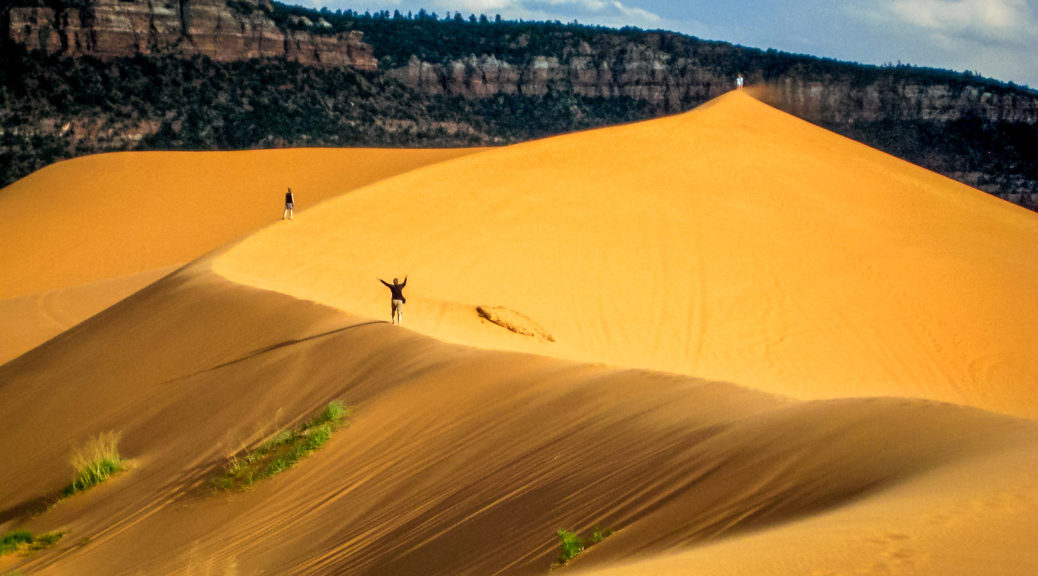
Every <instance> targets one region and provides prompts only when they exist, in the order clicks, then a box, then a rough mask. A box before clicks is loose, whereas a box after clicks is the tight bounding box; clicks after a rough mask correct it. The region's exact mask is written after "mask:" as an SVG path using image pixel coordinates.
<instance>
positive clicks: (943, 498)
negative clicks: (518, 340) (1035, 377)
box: [0, 269, 1038, 574]
mask: <svg viewBox="0 0 1038 576" xmlns="http://www.w3.org/2000/svg"><path fill="white" fill-rule="evenodd" d="M231 322H233V328H229V327H228V325H229V324H230V323H231ZM230 333H233V337H231V336H230ZM44 367H46V369H43V368H44ZM15 380H17V385H15V383H14V382H15ZM0 383H3V384H0V386H2V387H0V395H3V397H4V398H5V402H4V403H3V406H2V407H0V417H2V418H3V420H4V422H5V423H7V430H8V432H5V435H6V441H5V442H3V443H2V444H0V458H2V460H3V461H5V462H18V463H19V466H18V467H5V468H4V469H3V470H2V471H0V486H3V487H4V493H3V494H2V495H0V497H2V502H4V503H5V508H4V509H2V510H0V523H6V524H9V525H14V524H17V525H19V526H22V527H26V528H28V529H31V530H35V531H38V532H43V531H45V530H50V529H62V530H65V531H67V533H68V536H67V537H66V538H67V540H66V541H65V542H62V543H61V545H59V546H58V547H57V548H56V549H55V550H52V551H48V552H46V553H39V554H37V555H36V556H34V557H31V558H27V559H17V558H15V559H13V561H12V559H10V558H8V559H5V560H3V562H5V563H6V565H5V564H0V569H5V568H8V567H11V568H17V569H18V570H21V571H23V572H24V573H28V574H70V573H98V572H103V573H106V574H138V573H145V574H202V573H216V574H229V573H238V574H254V573H259V572H260V571H264V572H265V573H279V574H282V573H285V574H493V573H505V574H540V573H546V572H547V570H548V566H549V565H550V564H551V562H552V561H553V560H554V557H555V554H556V550H555V542H554V531H555V530H556V529H558V528H561V527H568V528H571V529H578V530H582V531H589V530H590V529H591V527H592V526H594V525H595V524H600V525H604V526H608V527H610V528H612V529H614V530H617V533H616V534H615V535H614V536H612V537H610V538H609V539H607V540H605V541H604V542H602V543H601V544H599V545H597V546H595V547H593V548H591V549H590V550H589V551H588V552H587V553H586V556H585V557H583V558H581V559H580V560H579V561H578V562H576V563H574V565H573V566H571V567H570V568H567V570H569V569H577V568H580V567H582V566H583V567H587V568H589V569H594V568H595V567H600V566H603V565H605V566H612V567H613V568H615V569H618V570H620V573H627V574H650V573H651V574H659V573H663V574H669V573H672V574H679V573H687V572H683V571H682V570H681V567H682V566H685V567H687V566H694V565H710V563H709V562H710V559H711V558H714V559H715V560H716V559H717V557H716V556H713V554H714V553H713V552H711V551H712V550H713V547H712V546H706V547H703V546H702V544H703V543H706V542H712V541H717V540H718V539H721V542H722V544H719V545H722V546H723V542H727V541H728V540H727V538H728V537H732V538H734V540H732V542H742V541H744V540H743V539H749V540H748V541H749V542H752V543H754V544H753V545H752V546H750V547H748V548H742V549H741V550H740V552H739V554H741V555H744V556H746V555H749V556H751V557H756V556H755V555H756V554H764V557H767V554H771V555H772V556H773V557H779V558H783V557H785V558H796V559H797V563H796V564H793V565H792V568H790V566H791V565H790V564H788V563H786V564H779V565H778V566H780V567H776V568H775V569H774V570H773V572H772V573H776V574H793V573H802V572H800V571H798V570H796V569H794V568H805V567H812V566H826V565H828V566H833V565H836V566H839V565H841V563H842V565H844V566H849V565H857V564H860V563H863V562H866V561H867V560H868V559H869V557H870V556H869V555H870V554H872V553H878V552H879V551H883V550H885V551H886V552H891V551H893V552H894V553H896V552H897V551H898V550H901V548H898V547H897V546H898V545H900V546H901V547H910V548H911V550H912V552H913V553H914V555H913V556H912V559H913V560H914V561H915V562H916V564H915V569H916V571H915V572H914V573H922V574H927V573H930V574H938V573H941V572H940V571H939V569H940V568H942V567H944V566H946V565H947V562H946V561H945V559H944V555H945V552H946V550H945V548H944V547H945V546H947V545H948V542H947V540H948V539H949V535H951V536H950V538H951V539H952V540H954V539H955V538H963V537H964V532H963V531H964V530H966V531H967V532H968V533H971V534H972V533H973V532H974V531H979V532H985V533H987V534H989V535H991V537H992V538H993V537H994V535H995V534H1001V535H1002V537H1003V538H1005V539H1004V540H1003V541H1002V543H1000V544H997V545H996V544H992V545H990V546H986V547H985V548H984V549H981V550H977V549H973V550H970V551H969V554H968V558H963V556H965V554H964V553H962V554H959V555H958V556H955V555H953V556H952V557H953V558H957V559H958V560H957V561H958V562H959V563H960V566H959V567H960V568H961V569H962V571H960V572H959V573H965V571H967V570H966V569H967V568H970V569H973V570H974V571H976V570H978V569H981V568H983V567H985V566H988V565H998V566H1000V567H1002V568H1003V570H1001V571H1000V573H1002V574H1027V573H1030V571H1031V570H1032V569H1033V564H1031V563H1030V557H1029V556H1026V555H1021V549H1020V548H1018V545H1019V540H1020V538H1019V537H1018V538H1016V539H1015V540H1014V539H1012V538H1008V536H1012V535H1013V534H1017V535H1021V534H1027V533H1033V528H1034V527H1035V524H1034V522H1035V521H1034V518H1036V516H1035V514H1034V513H1035V512H1038V502H1036V499H1035V497H1034V495H1035V494H1038V491H1036V490H1035V489H1036V488H1038V480H1036V479H1034V477H1033V474H1031V472H1030V471H1031V470H1033V466H1034V465H1035V464H1036V463H1038V427H1036V426H1035V425H1034V422H1032V421H1022V420H1015V419H1012V418H1008V417H1004V416H995V415H992V414H988V413H983V412H980V411H977V410H975V409H970V408H960V407H954V406H950V405H942V404H936V403H932V402H922V401H912V400H896V399H873V400H839V401H836V400H833V401H824V402H809V403H798V402H792V401H790V400H785V399H782V398H778V397H774V396H770V395H767V394H763V393H760V392H756V391H752V390H749V389H745V388H741V387H737V386H733V385H731V384H724V383H716V382H708V381H703V380H697V379H692V378H688V377H684V376H678V375H665V374H660V373H651V372H642V371H632V370H615V369H609V368H605V367H602V366H594V365H588V364H580V363H572V362H567V361H562V360H551V359H547V358H544V357H537V356H530V355H522V354H517V353H509V352H486V351H479V350H475V349H472V348H468V347H459V346H455V345H450V344H444V343H439V342H436V341H434V340H431V339H428V338H427V337H423V336H419V335H416V334H414V333H411V332H408V331H406V330H399V329H394V328H393V327H391V326H389V325H387V324H386V323H384V322H377V323H374V324H372V323H370V322H368V321H366V320H364V319H360V318H356V317H352V316H349V315H346V314H343V313H341V312H337V311H333V310H330V309H326V308H323V307H322V306H320V305H315V304H307V303H303V302H299V301H297V300H294V299H291V298H289V297H286V296H280V295H276V294H273V293H268V292H261V291H258V290H255V289H251V288H247V287H243V286H238V285H234V284H232V283H229V282H226V281H224V280H221V279H219V278H217V277H215V276H214V275H212V274H209V273H207V272H205V271H204V269H191V270H188V271H185V272H181V273H180V274H178V275H176V276H173V277H171V278H167V279H165V280H163V281H161V282H159V283H157V284H155V285H153V286H151V287H149V288H147V289H146V290H144V291H143V292H141V293H139V294H137V295H135V296H133V297H131V298H130V299H128V300H127V301H126V302H123V303H121V304H119V305H117V306H116V307H114V308H112V309H110V310H108V311H106V312H104V313H102V314H101V315H99V316H97V317H95V318H92V319H90V320H88V321H87V322H85V323H84V324H81V325H79V326H77V327H76V328H74V329H73V330H72V331H70V332H68V333H66V334H63V335H62V336H59V337H58V338H56V339H54V340H52V341H50V342H48V343H47V344H46V345H44V346H41V347H40V348H37V349H36V350H33V351H32V352H30V353H28V354H26V355H24V356H22V357H20V358H18V359H16V360H14V361H12V362H10V363H8V364H7V365H5V366H3V367H0ZM332 398H344V399H345V400H347V401H348V402H349V403H350V404H352V405H353V406H354V407H355V412H356V419H355V422H354V424H353V425H352V426H351V427H350V428H347V429H345V430H343V431H341V432H339V433H337V435H336V436H335V437H334V438H333V441H332V442H331V443H330V444H329V445H328V446H327V447H325V448H324V449H322V450H321V451H320V452H318V453H317V454H315V455H314V456H312V457H311V458H310V459H308V460H306V461H305V462H304V463H303V464H302V465H300V466H299V467H297V468H296V469H293V470H291V471H289V472H287V473H284V474H283V475H281V476H279V477H277V478H275V479H273V480H270V481H268V482H265V483H262V484H260V485H258V486H256V487H255V488H254V489H252V490H251V491H249V492H246V493H242V494H232V495H223V494H219V493H213V492H212V491H211V490H210V489H209V488H208V485H207V483H206V482H207V480H208V479H209V478H211V477H212V476H213V475H215V474H216V473H217V472H218V470H219V466H220V464H221V462H223V461H224V457H225V455H226V454H227V453H229V452H231V451H233V450H234V449H235V448H237V447H239V446H241V445H242V444H244V443H247V442H249V441H250V440H254V439H255V438H257V437H259V436H262V435H263V434H269V433H271V432H273V431H274V429H275V428H277V427H283V426H286V425H288V424H290V423H291V422H294V421H298V420H299V419H302V418H304V417H306V416H307V415H308V414H310V413H312V412H314V411H316V410H317V409H319V408H320V406H322V405H323V404H324V403H325V402H327V401H328V400H330V399H332ZM52 423H56V424H52ZM109 429H114V430H117V431H119V432H121V433H122V435H123V449H124V450H123V451H124V453H125V454H126V455H127V456H128V457H131V458H132V459H133V460H134V462H135V465H134V466H135V469H134V470H132V471H130V472H127V473H125V474H124V475H122V476H120V477H117V478H116V479H115V480H114V481H112V482H111V483H110V484H108V485H105V486H103V487H101V488H98V489H95V490H94V491H91V492H88V493H85V494H83V495H80V496H77V497H76V498H73V499H70V500H68V501H66V502H63V503H61V504H59V505H58V506H56V507H54V508H52V509H51V510H49V511H47V512H45V513H42V514H40V515H38V516H36V517H34V518H31V519H30V518H28V516H29V514H30V513H31V512H33V511H34V508H33V506H39V505H40V504H42V502H40V499H45V498H46V497H47V496H49V495H53V494H55V493H56V492H58V491H60V489H61V488H62V486H64V484H65V483H67V482H68V470H67V464H66V462H65V460H64V457H65V455H66V454H67V451H68V445H69V442H70V441H78V440H79V439H81V438H85V437H87V436H89V435H91V434H94V433H96V432H97V431H102V430H109ZM26 470H30V471H31V472H32V473H31V474H26V473H25V471H26ZM992 480H997V482H992ZM913 516H919V521H918V522H914V521H913V522H904V521H903V519H904V518H906V517H913ZM940 522H943V529H940V530H938V528H940V527H941V525H940V524H939V523H940ZM835 525H839V526H840V531H839V532H838V534H839V535H840V536H841V538H839V539H837V538H834V536H833V534H832V532H830V531H828V530H823V529H821V528H819V529H818V530H817V532H812V531H810V530H806V529H805V528H804V526H816V527H817V526H820V527H827V528H830V529H831V528H832V527H833V526H835ZM1029 531H1030V532H1029ZM935 533H936V535H935ZM791 534H795V535H797V538H798V539H799V542H798V544H799V548H797V549H796V550H792V551H791V550H788V549H783V548H782V547H781V546H782V545H785V544H788V542H789V538H790V537H791V536H790V535H791ZM812 534H813V536H812ZM891 534H895V536H892V535H891ZM896 534H900V535H903V536H905V538H907V539H910V540H909V541H907V542H900V541H899V540H898V537H897V536H896ZM762 538H763V539H764V543H765V544H764V545H763V546H764V552H761V551H760V550H759V549H758V548H756V547H755V546H758V545H760V544H759V543H760V542H761V539H762ZM884 538H886V540H883V539H884ZM876 539H879V540H880V541H879V542H873V540H876ZM732 545H733V546H734V545H735V544H732ZM816 546H817V548H818V549H815V547H816ZM856 546H857V548H855V547H856ZM884 546H887V547H889V548H890V550H887V549H886V548H884ZM751 550H752V551H753V552H752V554H751V552H750V551H751ZM682 551H684V552H682ZM729 552H730V549H729ZM661 554H662V555H661ZM632 559H634V560H638V559H641V561H642V562H645V563H648V564H647V565H646V566H648V567H645V566H642V565H641V564H634V565H631V566H627V565H626V564H623V562H630V561H631V560H632ZM903 560H904V559H903ZM966 560H968V561H969V563H967V564H962V562H965V561H966ZM889 561H890V562H895V561H897V558H894V559H890V560H889ZM905 561H907V560H905ZM741 562H743V563H744V564H743V565H745V566H750V567H752V566H754V564H753V562H751V561H750V560H742V561H741ZM876 562H877V563H879V560H877V561H876ZM618 563H620V564H618ZM657 565H659V566H664V567H665V568H663V569H661V570H663V571H658V570H656V568H655V566H657ZM781 566H786V567H787V568H785V569H783V568H781ZM611 569H612V568H611ZM734 573H739V572H738V571H736V572H734ZM742 573H752V571H751V572H742Z"/></svg>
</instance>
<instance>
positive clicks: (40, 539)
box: [0, 530, 64, 556]
mask: <svg viewBox="0 0 1038 576" xmlns="http://www.w3.org/2000/svg"><path fill="white" fill-rule="evenodd" d="M62 536H64V533H63V532H48V533H46V534H40V535H39V536H33V535H32V532H26V531H24V530H19V531H17V532H8V533H6V534H4V535H3V537H0V556H2V555H4V554H10V553H12V552H18V551H26V552H27V551H32V550H43V549H44V548H49V547H51V546H53V545H55V544H57V542H58V540H61V537H62Z"/></svg>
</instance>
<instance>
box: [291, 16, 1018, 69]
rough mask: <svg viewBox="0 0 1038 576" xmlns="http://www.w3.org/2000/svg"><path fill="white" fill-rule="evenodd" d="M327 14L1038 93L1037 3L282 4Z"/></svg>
mask: <svg viewBox="0 0 1038 576" xmlns="http://www.w3.org/2000/svg"><path fill="white" fill-rule="evenodd" d="M284 1H286V2H288V3H291V4H300V5H304V6H311V7H321V6H327V7H328V8H331V9H333V10H334V9H337V8H342V9H347V8H352V9H354V10H359V11H361V12H363V11H365V10H371V11H376V10H400V11H401V12H404V13H407V11H409V10H410V11H412V12H415V13H417V12H418V10H419V9H420V8H425V9H426V10H427V11H429V12H436V13H437V14H439V15H441V16H442V15H444V14H446V13H448V12H449V13H451V14H453V13H455V12H461V13H462V14H464V15H466V16H467V15H468V14H477V15H479V14H486V15H488V16H493V15H495V14H500V15H501V16H502V17H504V18H507V19H519V18H522V19H526V20H560V21H563V22H571V21H573V20H578V21H580V22H581V23H583V24H604V25H607V26H617V27H619V26H624V25H631V26H637V27H639V28H661V29H665V30H674V31H677V32H684V33H686V34H691V35H693V36H697V37H699V38H703V39H707V40H723V41H725V42H732V43H735V44H741V45H744V46H752V47H756V48H775V49H777V50H783V51H787V52H796V53H803V54H814V55H816V56H825V57H830V58H836V59H839V60H849V61H854V62H861V63H864V64H886V63H896V62H898V61H900V62H903V63H906V64H913V65H917V66H932V67H936V68H946V69H949V70H956V71H960V72H961V71H964V70H971V71H974V72H979V73H980V74H982V75H984V76H989V77H992V78H997V79H999V80H1003V81H1008V82H1015V83H1017V84H1025V85H1028V86H1031V87H1032V88H1038V0H843V1H841V0H796V1H792V2H791V1H789V0H757V1H750V0H727V1H725V0H721V1H717V0H710V1H707V0H677V1H671V2H666V1H663V0H284Z"/></svg>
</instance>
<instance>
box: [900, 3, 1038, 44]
mask: <svg viewBox="0 0 1038 576" xmlns="http://www.w3.org/2000/svg"><path fill="white" fill-rule="evenodd" d="M887 8H888V9H889V10H890V13H891V15H892V16H894V17H895V18H896V19H897V20H900V21H901V22H903V23H905V24H909V25H912V26H916V27H919V28H921V29H923V30H924V31H926V32H928V33H930V34H931V35H933V37H934V39H935V40H939V41H945V42H947V41H953V40H954V39H957V38H961V39H969V40H974V41H983V42H987V43H992V44H1020V43H1030V44H1031V45H1032V46H1038V44H1035V39H1036V37H1038V23H1036V20H1035V14H1034V10H1033V9H1032V7H1031V6H1030V5H1029V4H1028V0H890V1H889V2H888V3H887Z"/></svg>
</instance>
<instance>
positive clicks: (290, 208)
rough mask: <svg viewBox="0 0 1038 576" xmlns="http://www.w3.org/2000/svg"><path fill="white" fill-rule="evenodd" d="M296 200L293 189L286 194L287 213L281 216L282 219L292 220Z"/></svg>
mask: <svg viewBox="0 0 1038 576" xmlns="http://www.w3.org/2000/svg"><path fill="white" fill-rule="evenodd" d="M295 207H296V198H295V196H293V195H292V189H291V188H289V189H288V192H286V193H285V213H284V214H282V215H281V219H282V220H284V219H285V218H288V219H289V220H291V219H292V214H293V213H294V212H295Z"/></svg>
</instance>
